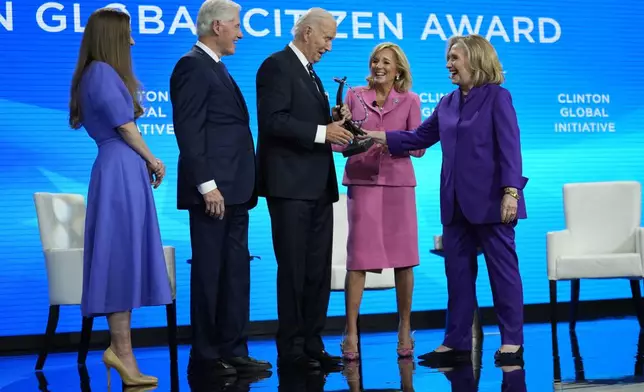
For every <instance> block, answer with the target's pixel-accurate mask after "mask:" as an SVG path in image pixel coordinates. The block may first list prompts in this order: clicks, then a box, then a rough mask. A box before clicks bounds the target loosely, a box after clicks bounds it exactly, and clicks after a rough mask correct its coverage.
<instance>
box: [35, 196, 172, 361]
mask: <svg viewBox="0 0 644 392" xmlns="http://www.w3.org/2000/svg"><path fill="white" fill-rule="evenodd" d="M34 203H35V206H36V215H37V217H38V229H39V231H40V242H41V244H42V248H43V253H44V257H45V268H46V271H47V284H48V288H49V317H48V320H47V328H46V332H45V336H44V340H43V345H42V348H41V351H40V354H39V355H38V360H37V362H36V370H42V368H43V367H44V365H45V360H46V359H47V354H48V352H49V350H50V348H51V346H52V341H53V338H54V335H55V333H56V327H57V326H58V319H59V316H60V306H61V305H80V303H81V298H82V294H83V246H84V232H85V211H86V209H85V199H84V197H83V196H82V195H77V194H65V193H45V192H37V193H34ZM163 251H164V255H165V262H166V267H167V271H168V279H169V281H170V286H171V288H172V299H173V302H172V304H169V305H167V306H166V312H167V318H168V344H169V346H170V356H171V359H172V358H174V359H176V355H177V354H176V353H177V340H176V329H177V321H176V302H175V301H174V300H175V293H176V283H175V282H176V273H175V249H174V247H171V246H164V247H163ZM93 324H94V320H93V319H92V318H85V317H84V318H83V323H82V329H81V338H80V345H79V350H78V359H77V363H78V364H79V365H84V364H85V360H86V358H87V352H88V351H89V343H90V339H91V333H92V327H93Z"/></svg>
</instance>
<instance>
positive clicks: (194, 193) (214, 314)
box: [170, 0, 271, 375]
mask: <svg viewBox="0 0 644 392" xmlns="http://www.w3.org/2000/svg"><path fill="white" fill-rule="evenodd" d="M239 10H240V7H239V5H238V4H236V3H234V2H232V1H230V0H207V1H206V2H204V3H203V5H202V6H201V9H200V10H199V14H198V16H197V35H198V36H199V40H198V42H197V43H196V45H195V46H194V47H193V48H192V50H191V51H190V52H188V53H187V54H185V55H184V56H183V57H182V58H181V59H180V60H179V61H178V62H177V64H176V66H175V68H174V70H173V72H172V76H171V78H170V97H171V100H172V112H173V120H174V132H175V136H176V139H177V143H178V145H179V167H178V172H179V173H178V178H177V188H178V189H177V207H178V208H179V209H181V210H188V211H189V216H190V241H191V246H192V266H191V275H190V322H191V326H192V333H193V339H192V349H191V353H190V364H189V366H188V372H189V373H191V374H192V373H195V372H199V371H205V372H208V373H211V374H212V373H216V374H219V375H234V374H236V373H237V372H242V371H249V370H250V371H255V370H267V369H270V368H271V365H270V364H269V363H268V362H264V361H258V360H255V359H253V358H251V357H250V356H249V355H248V346H247V335H246V333H247V325H248V322H249V301H250V258H251V257H250V253H249V251H248V211H249V210H250V209H252V208H253V207H255V205H256V204H257V193H256V191H255V149H254V144H253V137H252V134H251V130H250V126H249V115H248V109H247V107H246V102H245V101H244V97H243V96H242V93H241V91H240V90H239V87H238V86H237V84H236V83H235V81H234V79H233V78H232V76H231V75H230V74H229V73H228V70H227V69H226V66H225V65H224V63H223V62H222V61H221V59H222V57H224V56H227V55H232V54H234V53H235V45H236V42H237V40H239V39H240V38H242V33H241V29H240V21H239Z"/></svg>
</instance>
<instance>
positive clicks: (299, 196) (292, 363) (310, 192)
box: [256, 8, 352, 369]
mask: <svg viewBox="0 0 644 392" xmlns="http://www.w3.org/2000/svg"><path fill="white" fill-rule="evenodd" d="M336 28H337V25H336V21H335V18H334V17H333V16H332V15H331V14H330V13H328V12H327V11H325V10H323V9H320V8H313V9H311V10H309V11H308V12H306V13H305V14H304V15H303V16H302V17H301V18H300V19H299V20H298V21H297V23H296V24H295V27H294V31H293V32H294V39H293V42H291V43H290V44H289V45H288V46H287V47H286V48H285V49H284V50H281V51H279V52H277V53H274V54H272V55H271V56H269V57H268V58H267V59H266V60H265V61H264V62H263V63H262V65H261V66H260V68H259V71H258V72H257V78H256V86H257V117H258V142H257V160H258V172H257V174H258V193H259V195H260V196H263V197H265V198H266V201H267V204H268V210H269V213H270V217H271V228H272V234H273V249H274V251H275V258H276V259H277V309H278V321H279V327H278V333H277V339H276V340H277V351H278V366H280V368H282V367H285V366H286V367H296V368H300V369H301V368H319V367H323V368H327V369H328V368H334V367H336V366H338V365H339V362H340V358H339V357H335V356H331V355H330V354H328V353H327V352H326V351H325V349H324V343H323V342H322V338H321V336H320V335H321V332H322V330H323V329H324V325H325V322H326V314H327V308H328V304H329V296H330V290H331V251H332V245H333V204H332V203H334V202H336V201H338V183H337V179H336V172H335V165H334V163H333V156H332V150H331V143H338V144H347V143H349V142H350V141H351V139H352V135H351V133H350V132H348V131H347V130H345V129H344V128H342V126H341V124H342V122H341V121H339V122H332V120H331V111H330V108H329V101H328V99H327V97H326V94H325V91H324V87H323V85H322V82H321V80H320V78H319V77H318V75H317V74H316V73H315V70H314V69H313V65H314V64H315V63H317V62H318V61H320V58H321V57H322V55H323V54H324V53H326V52H328V51H330V50H331V41H333V39H334V38H335V35H336Z"/></svg>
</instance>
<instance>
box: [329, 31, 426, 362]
mask: <svg viewBox="0 0 644 392" xmlns="http://www.w3.org/2000/svg"><path fill="white" fill-rule="evenodd" d="M369 69H370V71H371V72H370V76H369V77H368V78H367V81H368V82H369V83H368V86H366V87H357V88H355V89H354V90H349V91H348V92H347V97H346V105H347V106H348V109H349V110H350V112H351V117H352V118H353V120H358V121H359V120H363V119H365V117H366V118H367V119H366V121H365V122H364V123H363V124H362V127H363V128H365V129H370V130H382V131H384V130H385V129H407V130H413V129H415V128H416V127H417V126H418V125H419V124H420V123H421V114H420V99H419V97H418V95H417V94H415V93H413V92H411V91H409V88H410V87H411V72H410V68H409V62H408V61H407V57H406V56H405V53H404V52H403V51H402V49H401V48H400V47H399V46H398V45H396V44H393V43H382V44H379V45H378V46H376V47H375V48H374V50H373V52H372V53H371V56H370V58H369ZM342 148H343V147H342V146H334V150H335V151H342ZM424 153H425V150H417V151H410V152H409V154H408V155H407V156H405V157H392V156H391V155H390V154H389V152H388V151H387V148H386V147H382V146H381V145H374V146H372V147H371V148H370V149H369V150H368V151H367V152H365V153H362V154H358V155H354V156H352V157H350V158H349V159H348V160H347V164H346V168H345V171H344V179H343V181H342V184H343V185H345V186H347V187H348V190H347V210H348V216H349V238H348V243H347V277H346V280H345V295H346V302H345V303H346V315H347V324H346V327H345V337H344V339H343V341H342V356H343V357H344V358H345V359H347V360H353V359H357V358H358V356H359V353H358V348H357V347H358V345H357V343H358V331H357V325H356V324H357V319H358V310H359V308H360V302H361V300H362V293H363V291H364V285H365V278H366V273H367V272H373V273H381V272H382V270H383V269H385V268H393V269H394V271H395V276H396V298H397V305H398V315H399V320H400V321H399V326H398V350H397V351H398V355H399V356H400V357H411V356H413V349H414V342H413V340H412V338H411V327H410V320H409V319H410V314H411V297H412V291H413V287H414V275H413V270H412V267H415V266H417V265H418V263H419V257H418V223H417V217H416V194H415V192H416V190H415V187H416V176H415V174H414V167H413V166H412V163H411V159H410V156H414V157H421V156H423V154H424Z"/></svg>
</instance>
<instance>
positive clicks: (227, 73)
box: [219, 61, 235, 86]
mask: <svg viewBox="0 0 644 392" xmlns="http://www.w3.org/2000/svg"><path fill="white" fill-rule="evenodd" d="M219 64H220V66H221V69H222V70H223V71H224V75H226V77H227V78H228V81H229V82H230V84H232V85H233V86H234V85H235V84H234V83H233V78H232V76H230V73H229V72H228V68H226V64H224V63H223V61H219Z"/></svg>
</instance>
